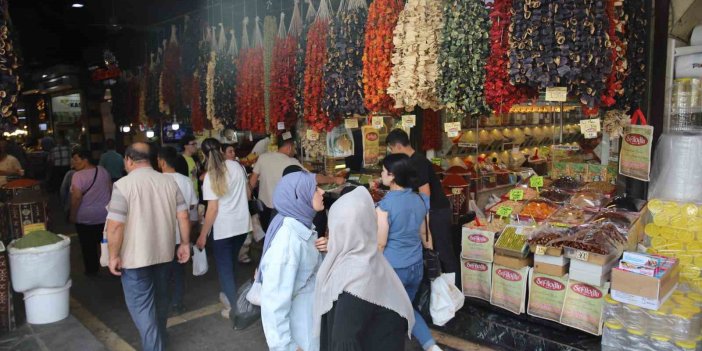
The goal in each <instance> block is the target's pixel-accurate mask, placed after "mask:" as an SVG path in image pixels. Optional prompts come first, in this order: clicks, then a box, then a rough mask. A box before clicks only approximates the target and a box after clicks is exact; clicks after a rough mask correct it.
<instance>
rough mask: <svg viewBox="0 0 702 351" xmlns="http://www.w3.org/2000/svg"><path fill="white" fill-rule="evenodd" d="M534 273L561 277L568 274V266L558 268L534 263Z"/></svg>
mask: <svg viewBox="0 0 702 351" xmlns="http://www.w3.org/2000/svg"><path fill="white" fill-rule="evenodd" d="M534 272H536V273H541V274H547V275H552V276H555V277H562V276H564V275H566V274H568V265H567V264H566V265H564V266H558V265H553V264H548V263H543V262H534Z"/></svg>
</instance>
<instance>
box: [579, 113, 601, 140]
mask: <svg viewBox="0 0 702 351" xmlns="http://www.w3.org/2000/svg"><path fill="white" fill-rule="evenodd" d="M601 129H602V127H601V124H600V119H599V118H594V119H583V120H581V121H580V132H581V133H583V135H585V139H594V138H597V133H598V132H599V131H600V130H601Z"/></svg>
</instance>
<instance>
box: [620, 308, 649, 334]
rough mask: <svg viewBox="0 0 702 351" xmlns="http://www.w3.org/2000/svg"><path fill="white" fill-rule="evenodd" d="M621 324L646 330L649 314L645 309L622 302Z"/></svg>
mask: <svg viewBox="0 0 702 351" xmlns="http://www.w3.org/2000/svg"><path fill="white" fill-rule="evenodd" d="M622 319H623V321H622V324H624V325H625V326H627V327H636V328H640V329H643V330H644V331H645V330H647V327H648V324H649V323H648V322H649V315H648V314H647V313H646V310H645V309H643V308H641V307H639V306H634V305H629V304H624V306H623V307H622Z"/></svg>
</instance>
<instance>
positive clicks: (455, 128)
mask: <svg viewBox="0 0 702 351" xmlns="http://www.w3.org/2000/svg"><path fill="white" fill-rule="evenodd" d="M460 131H461V122H446V123H444V132H446V133H451V132H460Z"/></svg>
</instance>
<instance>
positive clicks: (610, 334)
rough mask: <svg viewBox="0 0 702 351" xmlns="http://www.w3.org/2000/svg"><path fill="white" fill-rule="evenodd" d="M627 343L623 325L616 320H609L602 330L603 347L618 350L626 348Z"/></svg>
mask: <svg viewBox="0 0 702 351" xmlns="http://www.w3.org/2000/svg"><path fill="white" fill-rule="evenodd" d="M627 341H628V340H627V337H626V330H625V329H624V326H623V325H622V323H620V322H619V321H618V320H616V319H608V320H607V321H606V322H605V324H604V329H603V330H602V345H603V346H609V347H611V348H613V349H618V348H621V347H624V345H626V344H627Z"/></svg>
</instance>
